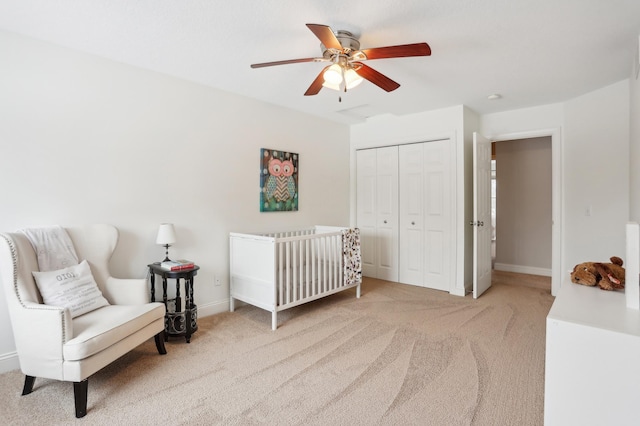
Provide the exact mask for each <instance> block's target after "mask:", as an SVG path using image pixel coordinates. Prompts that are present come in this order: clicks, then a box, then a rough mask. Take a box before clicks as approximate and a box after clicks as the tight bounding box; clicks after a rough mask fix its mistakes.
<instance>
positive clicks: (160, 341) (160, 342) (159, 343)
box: [154, 330, 167, 355]
mask: <svg viewBox="0 0 640 426" xmlns="http://www.w3.org/2000/svg"><path fill="white" fill-rule="evenodd" d="M154 339H155V341H156V348H158V353H159V354H160V355H166V354H167V348H165V347H164V340H165V339H164V330H162V331H161V332H160V333H158V334H156V335H155V337H154Z"/></svg>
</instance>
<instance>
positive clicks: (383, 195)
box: [375, 146, 398, 282]
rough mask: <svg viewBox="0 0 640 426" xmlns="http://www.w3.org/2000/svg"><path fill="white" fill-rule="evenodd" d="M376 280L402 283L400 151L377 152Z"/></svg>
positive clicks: (388, 148)
mask: <svg viewBox="0 0 640 426" xmlns="http://www.w3.org/2000/svg"><path fill="white" fill-rule="evenodd" d="M375 244H376V249H377V250H376V261H377V265H376V266H377V268H376V276H377V277H378V278H380V279H383V280H388V281H396V282H397V281H398V147H397V146H389V147H385V148H378V149H376V240H375Z"/></svg>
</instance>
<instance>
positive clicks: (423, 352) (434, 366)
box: [0, 274, 553, 425]
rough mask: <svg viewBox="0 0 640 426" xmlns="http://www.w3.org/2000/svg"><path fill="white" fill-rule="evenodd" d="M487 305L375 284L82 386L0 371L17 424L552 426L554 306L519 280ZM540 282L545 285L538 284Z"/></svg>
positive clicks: (141, 357)
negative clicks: (549, 332)
mask: <svg viewBox="0 0 640 426" xmlns="http://www.w3.org/2000/svg"><path fill="white" fill-rule="evenodd" d="M499 277H500V274H496V280H495V281H494V282H495V284H494V285H493V287H491V288H490V289H489V290H488V291H487V292H486V293H485V294H484V295H483V296H482V297H481V298H479V299H478V300H474V299H473V298H471V296H466V297H457V296H451V295H449V294H447V293H444V292H439V291H434V290H428V289H423V288H419V287H414V286H409V285H402V284H395V283H389V282H385V281H379V280H374V279H365V282H364V283H363V288H362V298H360V299H356V298H355V291H354V290H353V289H352V290H349V291H346V292H343V293H340V294H337V295H334V296H330V297H328V298H325V299H323V300H320V301H316V302H313V303H310V304H307V305H305V306H301V307H297V308H294V309H291V310H289V311H285V312H283V313H281V314H280V316H279V323H280V327H279V328H278V330H277V331H275V332H273V331H271V329H270V324H271V318H270V314H269V313H268V312H266V311H263V310H260V309H258V308H255V307H252V306H248V305H244V306H241V307H239V308H238V309H237V310H236V312H234V313H223V314H219V315H215V316H210V317H206V318H201V319H200V320H199V322H198V325H199V330H198V331H197V332H196V333H195V334H194V336H193V337H192V340H191V343H190V344H186V343H185V342H184V339H172V340H171V341H170V342H169V343H168V344H167V350H168V354H167V355H165V356H160V355H158V354H157V352H156V349H155V345H154V343H153V341H149V342H147V343H145V344H143V345H142V346H140V347H139V348H138V349H136V350H134V351H132V352H130V353H129V354H127V355H125V356H123V357H122V358H120V359H119V360H118V361H116V362H115V363H113V364H112V365H110V366H109V367H107V368H105V369H103V370H102V371H100V372H98V373H96V374H95V375H94V376H92V377H91V378H90V379H89V400H88V413H87V416H86V417H85V418H83V419H79V420H77V419H75V417H74V409H73V386H72V385H71V384H70V383H61V382H57V381H52V380H45V379H37V380H36V384H35V389H34V392H33V393H32V394H30V395H28V396H24V397H22V396H20V392H21V390H22V384H23V379H24V377H23V375H22V374H21V373H20V372H19V371H13V372H9V373H5V374H3V375H0V384H1V386H0V418H1V419H2V421H3V423H4V424H12V425H33V424H48V425H54V424H86V425H94V424H98V425H107V424H109V425H124V424H131V425H160V424H172V425H182V424H184V425H186V424H194V425H217V424H225V425H226V424H230V425H257V424H268V425H347V424H348V425H542V423H543V400H544V346H545V317H546V315H547V313H548V312H549V309H550V307H551V304H552V302H553V297H552V296H551V294H550V291H549V288H548V287H545V286H544V285H542V286H540V285H518V283H519V282H521V283H525V282H529V281H527V280H525V279H524V278H523V279H521V280H518V276H515V278H514V277H511V278H504V277H503V278H502V279H500V278H499ZM534 281H536V280H534Z"/></svg>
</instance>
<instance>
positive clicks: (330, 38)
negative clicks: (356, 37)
mask: <svg viewBox="0 0 640 426" xmlns="http://www.w3.org/2000/svg"><path fill="white" fill-rule="evenodd" d="M307 27H308V28H309V29H310V30H311V32H313V33H314V34H315V35H316V37H318V38H319V39H320V41H321V42H322V44H324V47H326V48H327V49H338V50H342V45H341V44H340V42H339V41H338V39H337V38H336V35H335V34H334V33H333V31H332V30H331V28H329V27H328V26H326V25H320V24H307Z"/></svg>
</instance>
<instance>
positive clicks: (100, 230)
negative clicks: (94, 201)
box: [0, 225, 166, 417]
mask: <svg viewBox="0 0 640 426" xmlns="http://www.w3.org/2000/svg"><path fill="white" fill-rule="evenodd" d="M65 230H66V231H67V234H68V235H69V237H70V238H71V241H72V242H73V245H74V247H75V251H76V253H77V257H78V259H79V260H80V261H81V260H84V259H86V260H87V261H88V263H89V266H90V269H91V273H92V274H93V277H94V279H95V282H96V284H97V285H98V287H99V289H100V290H101V291H102V295H103V296H104V298H105V299H106V300H107V302H108V303H109V305H107V306H102V307H99V308H98V309H95V310H93V311H90V312H87V313H84V314H81V315H79V316H76V317H75V318H72V315H71V313H70V311H69V309H68V308H60V307H56V306H51V305H45V304H43V299H42V296H41V294H40V292H39V290H38V287H37V286H36V282H35V281H34V277H33V274H32V272H33V271H38V260H37V257H36V253H35V251H34V249H33V247H32V245H31V243H30V241H29V239H27V237H26V236H25V235H24V234H23V233H18V232H16V233H6V234H0V281H2V283H3V286H4V289H5V294H6V299H7V305H8V307H9V316H10V318H11V324H12V327H13V334H14V337H15V344H16V350H17V353H18V358H19V361H20V369H21V370H22V372H23V373H24V374H25V375H26V378H25V383H24V389H23V392H22V395H27V394H29V393H31V392H32V390H33V387H34V383H35V378H36V377H42V378H49V379H56V380H63V381H70V382H73V383H74V395H75V411H76V417H83V416H84V415H85V414H86V409H87V389H88V382H87V379H88V377H89V376H91V375H92V374H93V373H95V372H96V371H98V370H100V369H102V368H103V367H105V366H107V365H108V364H110V363H111V362H113V361H114V360H116V359H117V358H119V357H120V356H122V355H124V354H125V353H127V352H129V351H130V350H132V349H133V348H135V347H136V346H138V345H140V344H141V343H143V342H144V341H146V340H147V339H150V338H151V337H155V343H156V347H157V349H158V352H159V353H160V354H166V350H165V347H164V315H165V307H164V305H163V304H162V303H149V302H148V301H149V293H148V290H147V285H146V280H145V279H117V278H113V277H111V276H110V274H109V270H108V262H109V259H110V258H111V255H112V253H113V251H114V249H115V247H116V244H117V242H118V231H117V229H116V228H115V227H113V226H111V225H90V226H83V227H72V228H65ZM94 287H95V286H94Z"/></svg>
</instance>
